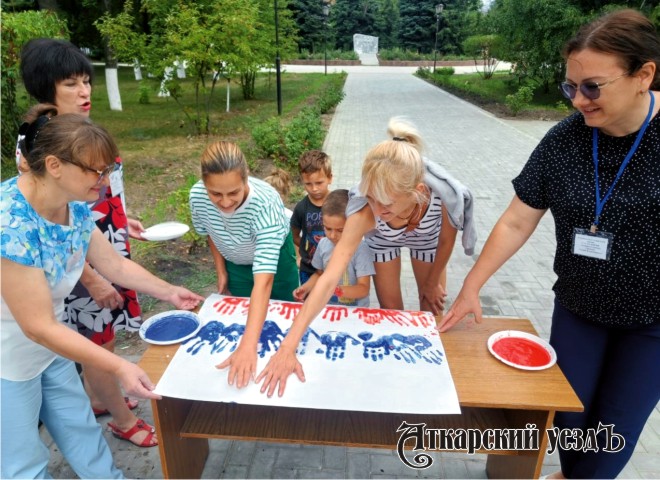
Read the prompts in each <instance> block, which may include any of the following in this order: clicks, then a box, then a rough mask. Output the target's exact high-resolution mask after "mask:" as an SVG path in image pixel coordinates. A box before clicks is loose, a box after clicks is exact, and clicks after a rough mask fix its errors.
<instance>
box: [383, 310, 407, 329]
mask: <svg viewBox="0 0 660 480" xmlns="http://www.w3.org/2000/svg"><path fill="white" fill-rule="evenodd" d="M380 312H381V314H382V315H383V318H384V319H385V320H389V321H390V322H392V323H396V324H397V325H401V326H408V325H409V319H408V316H407V315H406V312H404V311H402V310H381V311H380Z"/></svg>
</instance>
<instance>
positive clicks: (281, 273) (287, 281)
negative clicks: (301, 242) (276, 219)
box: [225, 232, 299, 302]
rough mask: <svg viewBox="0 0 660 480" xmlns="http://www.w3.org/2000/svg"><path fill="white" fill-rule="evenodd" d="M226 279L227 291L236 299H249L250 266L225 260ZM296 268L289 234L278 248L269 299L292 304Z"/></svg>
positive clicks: (252, 285)
mask: <svg viewBox="0 0 660 480" xmlns="http://www.w3.org/2000/svg"><path fill="white" fill-rule="evenodd" d="M225 266H226V268H227V277H228V278H229V285H228V287H229V291H230V292H231V294H232V295H234V296H237V297H249V296H250V295H251V294H252V288H253V287H254V275H253V274H252V265H237V264H235V263H232V262H230V261H229V260H227V259H225ZM298 286H299V283H298V266H297V265H296V252H295V247H294V245H293V236H292V235H291V232H289V235H287V237H286V238H285V239H284V244H283V245H282V248H280V258H279V260H278V262H277V273H276V274H275V280H274V281H273V290H272V291H271V293H270V298H271V299H273V300H285V301H288V302H292V301H294V300H293V291H294V290H295V289H296V288H298Z"/></svg>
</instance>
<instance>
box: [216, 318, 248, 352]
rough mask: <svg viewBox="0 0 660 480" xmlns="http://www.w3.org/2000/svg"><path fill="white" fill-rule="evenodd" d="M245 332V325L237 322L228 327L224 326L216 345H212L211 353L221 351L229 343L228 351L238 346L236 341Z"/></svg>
mask: <svg viewBox="0 0 660 480" xmlns="http://www.w3.org/2000/svg"><path fill="white" fill-rule="evenodd" d="M244 332H245V325H239V324H238V323H232V324H231V325H229V326H228V327H225V328H224V329H223V330H222V334H221V335H220V339H219V341H218V343H217V344H216V345H214V346H213V349H212V350H211V353H216V352H222V351H224V349H225V348H227V347H228V346H229V345H231V348H230V349H229V352H230V353H231V352H233V351H234V350H236V347H237V346H238V341H239V340H240V339H241V337H242V336H243V333H244Z"/></svg>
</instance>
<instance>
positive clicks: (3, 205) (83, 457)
mask: <svg viewBox="0 0 660 480" xmlns="http://www.w3.org/2000/svg"><path fill="white" fill-rule="evenodd" d="M49 109H50V110H49ZM53 115H56V111H55V110H54V109H53V108H52V107H46V106H43V105H40V106H37V107H35V109H33V111H32V112H31V114H30V115H29V119H30V120H32V122H31V123H29V124H28V125H27V128H26V129H25V138H24V139H23V141H22V142H21V150H22V152H23V154H24V157H25V158H26V160H27V162H28V164H29V171H27V172H25V173H24V174H23V175H21V176H20V177H15V178H12V179H10V180H7V181H5V182H3V183H2V185H1V188H0V190H1V194H2V196H1V200H0V225H1V227H2V242H1V249H0V251H1V257H2V280H1V284H2V299H1V300H2V301H1V304H0V307H1V312H0V313H1V317H0V325H1V329H0V330H1V332H2V336H1V342H2V343H1V344H0V355H1V358H0V361H1V363H2V372H1V374H0V376H1V384H0V386H1V395H2V397H1V416H0V426H1V427H0V428H1V438H0V441H1V443H2V451H1V456H0V463H1V465H2V468H1V472H0V476H1V477H2V478H42V477H45V476H47V470H46V468H47V465H48V457H49V450H48V448H47V447H46V446H45V445H44V444H43V442H42V441H41V439H40V437H39V430H38V427H37V421H38V419H39V418H41V420H42V421H43V423H44V424H45V426H46V428H47V429H48V431H49V433H50V434H51V436H52V437H53V439H54V440H55V442H56V443H57V445H58V447H59V448H60V450H61V452H62V454H63V455H64V456H65V458H66V459H67V461H68V462H69V464H70V465H71V467H72V468H73V470H74V471H75V472H76V474H77V475H78V476H79V477H80V478H121V477H122V476H123V475H122V472H121V471H120V470H118V469H117V468H116V467H115V466H114V465H113V461H112V455H111V453H110V450H109V448H108V445H107V443H106V441H105V439H104V437H103V435H102V431H101V426H100V425H99V424H98V423H97V422H96V420H95V418H94V414H93V412H92V409H91V406H90V403H89V399H88V398H87V395H86V394H85V391H84V389H83V386H82V383H81V381H80V377H79V376H78V374H77V372H76V368H75V365H74V363H73V362H72V361H71V360H75V361H77V362H80V363H82V364H85V365H89V366H91V367H92V368H96V369H99V370H102V371H104V372H108V373H110V374H112V375H114V376H115V377H116V379H117V380H118V381H119V383H120V384H121V385H122V387H123V388H124V389H125V391H126V392H127V393H129V394H132V395H135V396H138V397H141V398H158V396H157V395H155V394H154V393H153V392H152V390H153V388H154V386H153V384H152V383H151V381H150V380H149V378H148V377H147V375H146V374H145V372H144V371H143V370H142V369H140V368H139V367H138V366H136V365H134V364H132V363H131V362H129V361H127V360H124V359H122V358H121V357H118V356H116V355H114V354H112V353H110V352H109V351H107V350H105V349H104V348H102V347H100V346H98V345H95V344H94V343H93V342H90V341H89V340H87V339H86V338H84V337H83V336H82V335H79V334H78V333H77V332H75V331H74V330H72V329H70V328H68V327H67V326H66V325H65V324H64V323H62V317H63V313H64V299H65V298H66V296H67V295H68V294H69V293H70V291H71V289H72V288H73V286H74V285H75V284H76V282H77V281H78V279H79V278H80V275H81V272H82V269H83V266H84V263H85V260H87V261H89V262H93V263H94V265H98V269H99V273H101V274H102V275H103V276H104V277H105V278H108V279H109V280H110V281H113V282H117V281H120V280H121V282H122V284H123V285H125V286H126V287H128V288H135V289H138V290H140V291H142V292H144V293H146V294H148V295H151V296H154V297H156V298H159V299H161V300H165V301H168V302H170V303H172V304H173V305H175V306H176V307H177V308H183V309H191V308H194V307H195V306H196V305H197V304H198V303H199V301H200V300H202V297H200V296H199V295H196V294H194V293H192V292H190V291H189V290H187V289H185V288H182V287H177V286H174V285H170V284H169V283H167V282H164V281H162V280H160V279H158V278H156V277H155V276H153V275H152V274H150V273H149V272H147V271H146V270H145V269H143V268H142V267H140V266H139V265H137V264H135V263H134V262H132V261H130V260H128V259H126V258H124V257H122V256H121V255H119V254H118V253H117V252H116V251H115V250H114V248H112V246H111V245H110V243H109V242H108V241H107V240H106V238H105V237H104V236H103V234H102V233H101V232H100V230H99V229H98V228H97V227H96V226H95V224H94V218H93V216H92V212H91V211H90V209H89V207H88V206H87V203H86V202H90V201H93V200H95V199H96V198H98V195H99V191H100V189H101V188H102V187H103V186H107V184H108V181H109V180H108V174H109V173H110V172H111V171H112V170H113V169H114V164H115V158H116V156H117V147H116V145H115V143H114V141H113V140H112V138H111V137H110V136H109V135H108V133H107V132H106V131H105V130H103V129H102V128H101V127H98V126H96V125H94V124H93V123H92V122H91V121H89V120H88V119H87V118H85V117H84V116H81V115H76V114H66V115H59V116H53ZM64 357H66V358H64ZM69 359H71V360H69Z"/></svg>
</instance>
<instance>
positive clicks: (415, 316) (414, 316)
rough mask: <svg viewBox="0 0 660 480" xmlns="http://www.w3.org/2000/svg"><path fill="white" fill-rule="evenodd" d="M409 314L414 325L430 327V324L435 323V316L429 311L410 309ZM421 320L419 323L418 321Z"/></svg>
mask: <svg viewBox="0 0 660 480" xmlns="http://www.w3.org/2000/svg"><path fill="white" fill-rule="evenodd" d="M408 314H409V315H410V323H412V324H413V325H414V326H416V327H418V326H420V325H421V326H422V327H428V326H429V325H432V324H434V323H435V318H434V317H433V316H431V315H430V314H429V313H428V312H422V311H419V310H412V311H410V310H409V311H408ZM417 321H419V323H417Z"/></svg>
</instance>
